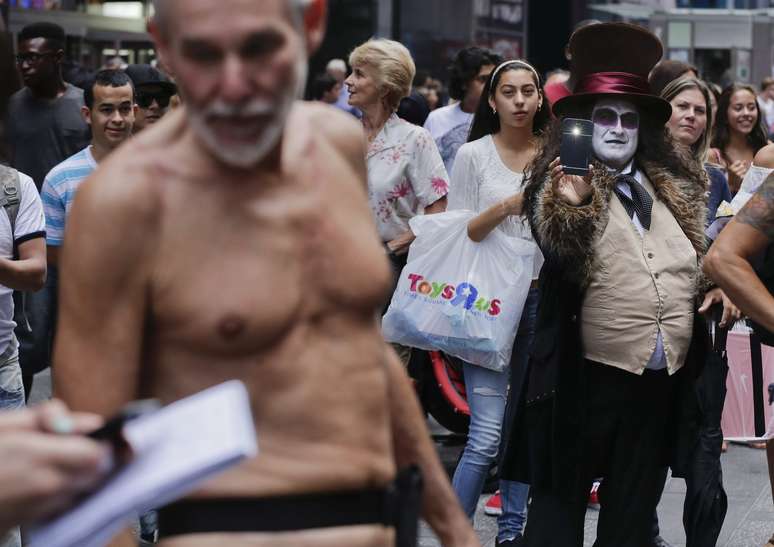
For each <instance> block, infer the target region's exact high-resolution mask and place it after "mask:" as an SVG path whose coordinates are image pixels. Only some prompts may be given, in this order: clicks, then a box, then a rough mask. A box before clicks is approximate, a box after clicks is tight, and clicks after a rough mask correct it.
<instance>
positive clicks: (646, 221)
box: [615, 174, 653, 230]
mask: <svg viewBox="0 0 774 547" xmlns="http://www.w3.org/2000/svg"><path fill="white" fill-rule="evenodd" d="M621 182H625V183H626V184H628V185H629V188H631V190H632V197H629V196H627V195H626V194H625V193H623V192H622V191H621V189H620V188H618V184H619V183H621ZM615 183H616V187H615V195H616V196H618V199H619V200H620V201H621V204H622V205H623V206H624V209H626V212H627V213H628V214H629V218H631V217H632V215H634V214H635V213H636V214H637V218H639V219H640V223H641V224H642V227H643V228H645V229H646V230H650V216H651V214H652V213H653V198H652V197H650V194H649V193H648V191H647V190H645V188H643V187H642V185H641V184H640V183H639V182H637V179H635V178H634V177H633V176H632V175H631V174H628V175H618V176H617V177H616V178H615Z"/></svg>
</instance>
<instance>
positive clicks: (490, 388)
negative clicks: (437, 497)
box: [449, 61, 550, 545]
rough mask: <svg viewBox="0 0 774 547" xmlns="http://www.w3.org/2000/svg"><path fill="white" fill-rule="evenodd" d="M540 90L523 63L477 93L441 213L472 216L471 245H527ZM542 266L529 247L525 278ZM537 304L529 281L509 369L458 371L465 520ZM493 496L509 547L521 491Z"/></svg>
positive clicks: (516, 529) (459, 476)
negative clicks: (499, 235)
mask: <svg viewBox="0 0 774 547" xmlns="http://www.w3.org/2000/svg"><path fill="white" fill-rule="evenodd" d="M541 89H542V88H541V85H540V78H539V77H538V74H537V72H536V71H535V69H534V68H533V67H532V66H531V65H529V64H528V63H526V62H524V61H508V62H505V63H503V64H501V65H500V66H499V67H497V68H496V69H495V70H494V71H493V72H492V75H491V76H490V78H489V80H488V82H487V84H486V87H485V88H484V91H483V93H482V96H481V102H480V103H479V107H478V110H477V111H476V114H475V118H474V121H473V126H472V128H471V133H470V137H469V140H468V143H467V144H465V145H463V146H462V147H461V148H460V150H459V152H458V154H457V158H456V160H455V164H454V169H453V172H452V183H451V188H450V190H449V209H467V210H471V211H474V212H477V213H479V215H478V216H477V217H475V218H474V219H473V220H471V221H470V223H469V225H468V236H469V237H470V238H471V239H472V240H473V241H483V240H484V239H486V237H487V236H488V235H489V234H490V233H491V232H492V231H493V230H503V231H505V232H506V233H507V234H509V235H511V236H514V237H521V238H525V239H532V234H531V232H530V228H529V224H528V223H527V222H526V220H525V218H524V217H523V216H522V212H523V202H524V199H523V196H522V193H521V192H522V184H523V181H524V171H525V169H526V168H527V165H529V164H530V162H531V161H532V160H533V158H534V157H535V155H536V154H537V152H538V149H539V138H538V137H539V134H540V132H541V131H542V129H543V128H544V127H545V126H546V125H547V123H548V121H549V119H550V118H549V117H550V114H549V110H548V104H547V102H546V101H545V99H544V97H543V95H542V91H541ZM542 263H543V257H542V255H541V254H540V251H539V250H537V247H536V256H535V268H534V272H533V279H537V277H538V274H539V272H540V268H541V266H542ZM537 300H538V298H537V289H536V283H535V282H534V281H533V284H532V288H531V289H530V293H529V297H528V298H527V303H526V305H525V307H524V312H523V313H522V318H521V323H520V325H519V330H518V334H517V336H516V340H515V343H514V348H513V356H512V358H511V363H510V366H509V367H506V368H505V369H503V370H489V369H486V368H483V367H480V366H476V365H472V364H468V363H465V364H464V375H465V390H466V392H467V398H468V404H469V405H470V413H471V422H470V431H469V434H468V442H467V445H466V446H465V450H464V452H463V454H462V458H461V460H460V462H459V464H458V466H457V470H456V471H455V473H454V479H453V481H452V485H453V486H454V489H455V491H456V492H457V495H458V496H459V498H460V501H461V503H462V507H463V509H464V510H465V511H466V512H467V514H468V516H469V517H471V518H472V517H473V514H474V513H475V510H476V502H477V501H478V498H479V496H480V495H481V489H482V487H483V484H484V480H485V478H486V475H487V471H488V470H489V467H490V465H491V464H492V462H493V461H495V458H496V457H497V455H498V452H499V450H500V447H501V445H503V446H504V443H501V439H502V430H503V424H505V429H506V431H507V429H508V426H509V424H510V422H511V420H510V419H508V418H507V417H506V416H507V415H511V414H512V413H513V411H514V410H515V407H516V402H517V401H516V398H517V397H518V394H519V393H520V392H521V384H522V382H523V378H524V372H525V369H526V363H527V348H528V346H529V344H530V341H531V338H532V334H533V331H534V323H535V313H536V308H537ZM506 403H507V404H506ZM506 407H507V412H506ZM504 418H505V419H504ZM500 492H501V497H502V511H503V513H502V515H501V516H500V518H499V521H498V528H499V530H498V536H497V545H517V544H519V543H520V541H521V536H522V532H523V530H524V523H525V519H526V507H527V495H528V492H529V487H528V486H527V485H526V484H521V483H516V482H511V481H501V482H500Z"/></svg>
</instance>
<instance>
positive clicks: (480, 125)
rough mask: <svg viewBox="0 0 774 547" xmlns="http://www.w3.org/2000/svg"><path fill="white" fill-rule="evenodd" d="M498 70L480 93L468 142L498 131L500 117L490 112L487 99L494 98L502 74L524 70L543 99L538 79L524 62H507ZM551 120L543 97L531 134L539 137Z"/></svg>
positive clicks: (493, 72) (541, 87) (530, 67)
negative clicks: (530, 75) (530, 76)
mask: <svg viewBox="0 0 774 547" xmlns="http://www.w3.org/2000/svg"><path fill="white" fill-rule="evenodd" d="M498 68H499V70H494V71H492V74H491V75H490V76H489V79H488V80H487V82H486V85H485V86H484V91H483V92H482V93H481V100H480V101H479V102H478V108H477V109H476V115H475V117H474V118H473V125H472V126H471V128H470V135H468V142H473V141H476V140H478V139H480V138H481V137H485V136H487V135H494V134H495V133H499V131H500V116H499V115H497V113H496V112H494V111H493V110H492V107H491V106H490V105H489V99H490V98H493V97H494V94H495V92H496V91H497V86H498V84H499V83H500V79H501V78H502V76H503V74H505V73H506V72H509V71H511V70H526V71H527V72H529V73H530V74H532V80H533V81H534V82H535V88H536V89H537V92H538V94H540V96H541V97H543V86H542V85H541V82H540V77H539V76H538V74H537V72H536V71H535V69H534V68H532V65H530V64H529V63H526V62H524V61H508V62H507V63H506V64H504V65H500V67H498ZM550 120H551V113H550V111H549V108H548V101H547V100H546V99H545V97H543V102H542V104H541V105H540V108H538V109H537V112H535V117H534V118H533V120H532V133H533V134H535V135H539V134H540V133H542V132H543V130H544V129H545V128H546V127H547V126H548V122H549V121H550Z"/></svg>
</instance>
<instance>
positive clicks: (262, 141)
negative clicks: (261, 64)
mask: <svg viewBox="0 0 774 547" xmlns="http://www.w3.org/2000/svg"><path fill="white" fill-rule="evenodd" d="M308 70H309V69H308V66H307V60H306V58H305V57H301V58H299V59H298V62H297V63H296V66H295V81H294V85H293V90H292V93H284V94H283V95H282V96H281V98H280V100H279V101H277V102H276V103H274V104H269V103H267V102H266V101H262V100H257V101H253V102H250V103H248V104H247V105H244V106H238V107H234V106H232V105H226V104H223V103H214V104H212V105H209V106H208V107H207V108H206V109H205V110H195V109H193V108H190V107H189V108H188V116H189V120H190V122H191V127H192V128H193V130H194V133H195V134H196V135H197V137H199V139H200V140H201V142H202V144H204V146H205V147H206V148H207V150H209V151H210V153H212V155H213V156H215V157H216V158H217V159H218V160H220V161H222V162H223V163H225V164H226V165H229V166H231V167H235V168H237V169H249V168H251V167H254V166H256V165H258V164H259V163H260V162H261V161H262V160H263V159H264V158H265V157H266V156H267V155H268V154H269V153H270V152H271V151H272V150H273V149H274V148H275V147H276V146H277V143H278V142H279V140H280V138H281V137H282V134H283V132H284V130H285V122H286V121H287V118H288V115H289V114H290V111H291V109H292V108H293V104H294V103H295V101H296V99H299V98H301V97H302V96H303V93H304V89H305V88H306V79H307V73H308ZM218 114H219V115H231V116H239V115H240V114H241V115H249V114H270V115H271V118H272V119H271V121H270V122H269V124H268V125H267V126H266V127H265V129H264V130H263V131H262V132H261V135H260V138H258V139H257V140H256V141H255V142H252V143H248V144H243V145H238V146H237V145H234V144H223V143H221V142H220V140H219V139H218V136H217V134H216V133H215V132H214V131H213V130H212V129H211V128H210V127H209V125H207V119H208V118H209V117H210V116H211V115H218Z"/></svg>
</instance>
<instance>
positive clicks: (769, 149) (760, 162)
mask: <svg viewBox="0 0 774 547" xmlns="http://www.w3.org/2000/svg"><path fill="white" fill-rule="evenodd" d="M753 165H757V166H758V167H764V168H766V169H772V168H774V144H767V145H766V146H764V147H763V148H761V149H760V150H758V153H757V154H755V159H754V160H753Z"/></svg>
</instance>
